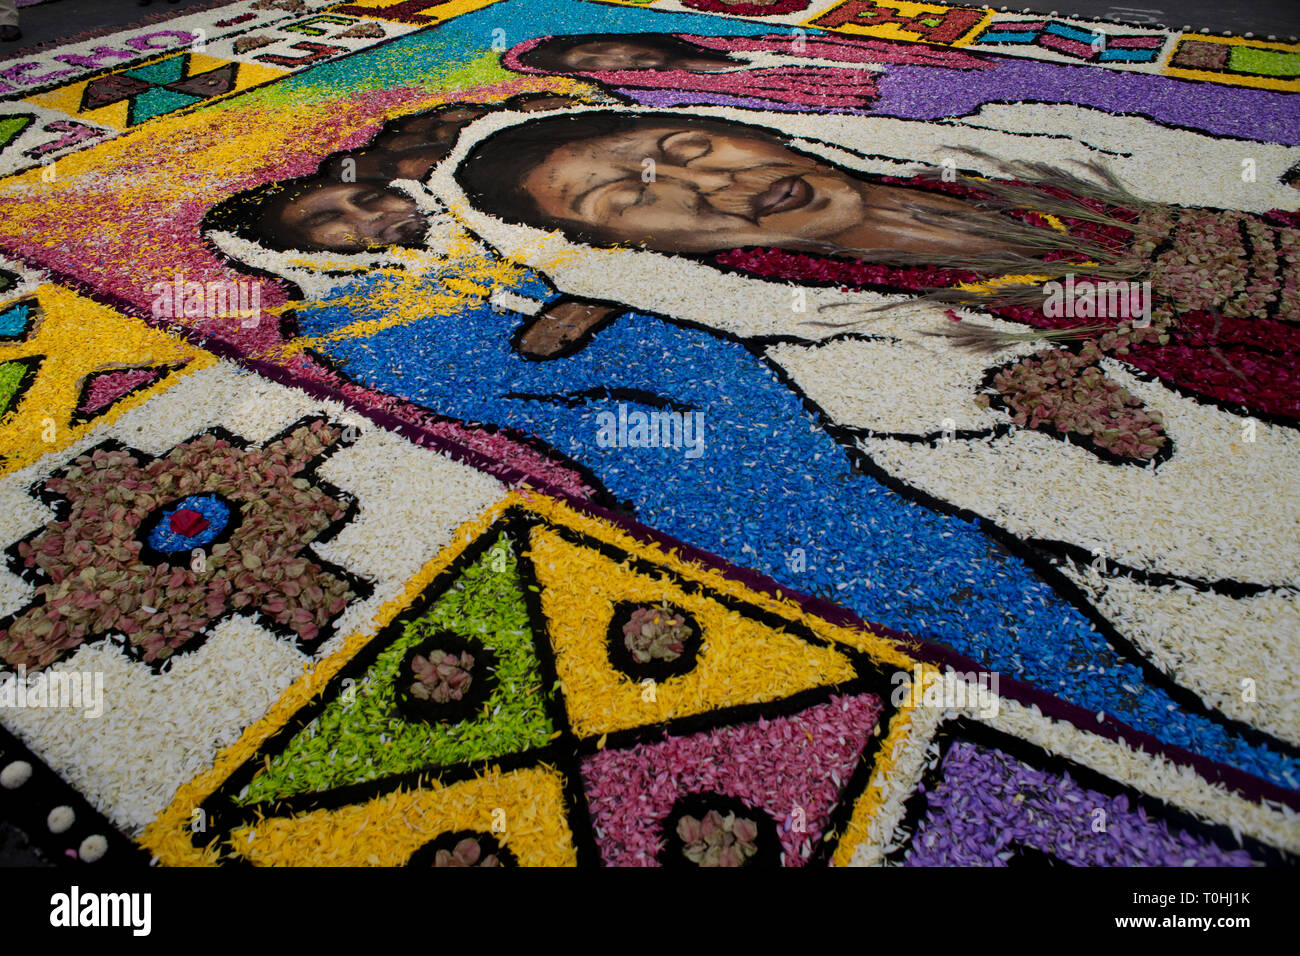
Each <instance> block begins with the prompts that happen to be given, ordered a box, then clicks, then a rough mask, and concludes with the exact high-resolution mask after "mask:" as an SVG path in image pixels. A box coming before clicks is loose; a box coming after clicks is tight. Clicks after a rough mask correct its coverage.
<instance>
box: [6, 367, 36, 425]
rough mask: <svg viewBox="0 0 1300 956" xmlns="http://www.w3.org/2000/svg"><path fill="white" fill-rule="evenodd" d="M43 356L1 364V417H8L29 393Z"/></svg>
mask: <svg viewBox="0 0 1300 956" xmlns="http://www.w3.org/2000/svg"><path fill="white" fill-rule="evenodd" d="M42 357H43V356H40V355H34V356H32V357H31V358H21V359H14V360H13V361H12V362H5V363H3V364H0V416H4V415H8V414H9V413H10V412H11V411H13V410H14V409H15V408H17V407H18V403H19V402H20V401H22V397H23V392H25V391H27V389H28V387H29V386H30V385H31V384H32V380H33V379H35V378H36V369H37V367H38V366H39V365H40V364H41V359H42Z"/></svg>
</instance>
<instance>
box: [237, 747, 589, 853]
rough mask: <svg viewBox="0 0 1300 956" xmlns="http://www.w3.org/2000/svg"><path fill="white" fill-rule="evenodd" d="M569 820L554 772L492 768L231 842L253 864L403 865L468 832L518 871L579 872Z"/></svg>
mask: <svg viewBox="0 0 1300 956" xmlns="http://www.w3.org/2000/svg"><path fill="white" fill-rule="evenodd" d="M568 816H569V815H568V812H567V810H566V808H565V801H564V780H563V778H562V777H561V775H560V774H559V773H558V772H557V771H555V770H553V769H551V768H549V767H544V766H543V767H534V768H527V769H523V770H515V771H512V772H510V773H502V772H501V771H499V770H496V769H492V770H489V771H487V772H486V773H484V774H483V775H482V776H480V777H477V778H475V779H473V780H463V781H461V782H460V783H453V784H451V785H450V786H446V787H434V788H427V787H426V788H423V789H419V790H411V791H397V792H394V793H386V794H383V795H382V796H378V797H375V798H373V799H372V800H370V801H368V802H366V803H358V804H351V805H349V806H345V807H337V808H333V809H324V810H312V811H309V812H307V813H300V814H297V815H296V816H292V817H270V818H268V819H265V820H259V821H258V822H257V823H256V824H253V825H251V826H242V827H238V828H236V829H234V830H232V831H231V834H230V837H229V841H230V846H231V848H232V849H234V850H235V851H236V852H237V853H238V854H239V855H240V856H242V857H244V858H245V859H247V860H249V861H250V862H252V863H253V864H255V865H257V866H276V865H280V866H367V865H369V866H402V865H403V864H405V863H406V862H407V860H409V859H410V858H411V854H413V853H414V852H415V851H416V850H418V849H419V848H420V847H421V846H423V845H424V844H426V843H428V842H430V841H432V840H434V839H436V838H437V837H438V836H440V835H441V834H443V833H454V832H456V831H459V830H471V831H479V832H482V833H485V834H491V835H493V836H494V837H495V839H496V840H497V841H498V842H499V843H500V844H501V846H503V847H505V848H506V849H508V850H509V851H510V852H511V853H513V854H514V856H515V859H517V860H518V861H519V865H520V866H576V865H577V862H578V861H577V853H576V851H575V850H574V846H573V834H572V832H571V831H570V829H569V824H568Z"/></svg>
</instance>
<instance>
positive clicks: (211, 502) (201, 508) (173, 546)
mask: <svg viewBox="0 0 1300 956" xmlns="http://www.w3.org/2000/svg"><path fill="white" fill-rule="evenodd" d="M185 509H189V510H190V511H197V512H198V513H199V514H201V515H203V517H204V518H206V519H207V522H208V526H207V527H206V528H204V529H203V530H202V531H200V532H199V533H198V534H194V535H184V534H180V533H178V532H176V531H173V530H172V527H171V518H172V515H174V514H175V513H176V512H178V511H183V510H185ZM229 522H230V507H229V505H227V504H226V503H225V502H224V501H222V500H221V499H220V498H219V497H217V496H216V495H190V496H189V497H188V498H182V499H181V500H180V501H178V502H176V504H174V505H172V506H171V507H170V508H168V509H167V510H166V511H164V512H163V513H162V517H161V518H159V519H158V521H157V523H156V524H155V525H154V528H153V530H152V531H150V532H149V538H148V541H149V547H151V548H153V549H154V550H155V551H158V552H160V553H161V554H178V553H180V552H182V551H193V550H194V549H195V548H202V547H205V546H206V545H208V544H211V543H212V542H213V541H215V540H216V539H217V536H218V535H220V534H221V532H222V531H224V530H225V528H226V525H227V524H228V523H229Z"/></svg>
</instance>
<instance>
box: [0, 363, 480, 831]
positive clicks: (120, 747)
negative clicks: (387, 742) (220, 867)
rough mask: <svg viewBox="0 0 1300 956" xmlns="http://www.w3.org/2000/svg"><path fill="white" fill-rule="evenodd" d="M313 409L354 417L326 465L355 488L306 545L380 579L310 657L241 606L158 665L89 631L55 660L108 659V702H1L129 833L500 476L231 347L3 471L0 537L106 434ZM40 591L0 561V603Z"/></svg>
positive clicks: (156, 441)
mask: <svg viewBox="0 0 1300 956" xmlns="http://www.w3.org/2000/svg"><path fill="white" fill-rule="evenodd" d="M313 414H324V415H327V416H328V417H329V418H330V419H331V420H332V421H335V422H339V423H341V424H344V425H355V426H356V428H357V435H358V437H357V439H356V441H355V442H354V443H352V444H351V445H349V446H346V447H339V448H337V449H336V450H335V451H334V452H333V453H332V454H331V455H330V456H329V457H327V458H326V460H325V461H324V462H323V463H321V464H320V466H319V467H318V470H317V475H318V477H319V478H320V479H321V480H323V481H326V482H328V483H330V484H333V485H335V486H337V487H338V488H339V489H340V490H341V491H342V492H344V493H346V494H348V495H351V496H352V497H354V498H356V499H357V505H358V507H357V510H356V512H355V513H354V514H353V516H352V517H351V519H350V521H349V522H348V524H347V525H345V526H344V527H343V528H342V529H341V530H340V531H339V532H338V533H337V534H336V535H335V537H334V538H332V539H331V540H329V541H327V542H322V543H320V544H318V545H313V546H309V547H308V549H307V552H306V553H309V554H310V553H312V552H314V553H315V554H317V555H319V557H321V558H322V559H324V560H326V561H329V562H331V563H333V564H336V565H338V566H341V567H342V568H344V569H346V570H347V571H349V572H351V573H353V574H355V575H357V576H359V577H361V578H364V579H366V580H367V581H369V582H371V583H372V585H373V588H374V591H373V593H372V594H371V595H370V596H369V597H368V598H366V599H364V600H357V601H354V602H353V603H352V605H351V606H349V607H348V608H347V609H346V610H345V611H344V612H343V614H342V615H341V616H340V618H339V620H338V621H337V625H336V631H335V634H334V636H333V637H332V638H331V639H330V640H328V641H325V642H323V643H322V644H321V645H320V646H319V647H317V648H315V655H316V657H313V656H312V655H310V654H308V653H305V652H304V651H302V650H300V649H299V648H298V646H297V645H296V644H295V643H294V642H293V641H292V640H290V639H289V638H287V637H283V636H280V635H277V634H275V633H274V632H272V631H271V630H270V629H268V628H267V627H264V626H263V625H262V624H261V623H260V622H259V621H258V620H255V619H252V618H248V617H243V616H239V615H236V616H234V617H230V618H226V619H225V620H223V621H221V622H220V623H219V624H217V625H215V626H213V627H212V628H210V630H209V633H208V636H207V638H206V640H205V641H204V642H203V643H202V644H201V645H199V646H198V647H196V648H194V649H192V650H188V651H185V652H183V653H181V654H178V655H177V656H176V657H175V658H174V660H173V662H172V664H171V666H170V667H169V668H168V669H167V670H166V671H165V672H164V673H160V674H155V673H154V672H153V671H152V670H151V669H150V668H149V667H148V666H147V665H145V664H142V663H139V662H136V661H133V660H131V659H130V658H129V657H127V655H126V654H125V653H124V652H123V651H122V650H121V649H120V648H118V647H116V646H115V645H114V644H113V643H112V642H111V641H107V640H101V641H99V642H98V643H96V644H94V645H89V646H83V647H81V648H79V649H78V650H77V651H76V653H74V654H73V655H72V656H70V657H69V658H67V659H66V660H64V661H62V662H60V663H58V664H57V665H55V666H54V667H52V668H50V669H49V670H50V671H51V672H55V673H62V672H68V673H72V672H78V673H84V672H92V673H102V674H103V686H104V712H103V714H102V716H99V717H96V718H91V717H87V716H85V712H84V710H82V709H57V708H48V709H35V708H27V709H19V708H8V709H6V710H5V712H4V714H3V715H2V716H3V721H4V724H5V726H6V727H8V728H9V729H11V730H12V731H13V732H14V733H15V734H17V735H18V736H19V737H21V738H22V740H23V741H24V742H25V743H26V744H27V745H28V746H29V747H31V748H32V750H33V751H35V753H36V754H37V755H38V756H39V757H40V758H41V759H42V760H44V761H46V763H48V764H49V765H50V766H51V767H52V768H53V769H54V770H56V771H57V772H58V773H59V774H61V775H62V776H63V777H64V778H65V779H66V780H67V781H68V782H69V783H71V784H72V785H73V786H75V787H76V788H77V789H78V790H79V791H81V792H82V793H83V794H84V795H85V796H86V798H87V799H88V800H90V801H91V803H93V804H94V805H95V806H96V807H98V808H99V809H100V810H101V811H102V812H103V813H104V814H105V815H106V816H107V817H108V818H109V819H110V820H112V821H113V822H114V823H115V824H117V825H118V826H120V827H122V828H123V830H125V831H127V832H137V831H138V830H139V829H141V828H143V827H144V826H145V825H147V824H148V823H149V822H150V821H151V820H152V819H153V818H154V816H155V815H156V814H157V813H158V812H159V811H161V810H162V809H163V808H164V807H165V806H166V805H167V803H168V801H169V800H170V799H171V798H172V796H173V794H174V793H175V792H176V788H177V787H178V786H180V785H181V784H182V783H184V782H185V781H187V780H189V779H191V778H192V777H193V776H194V775H195V774H197V773H198V772H200V771H202V770H203V769H205V768H206V767H208V766H210V765H211V763H212V760H213V759H214V757H215V756H216V754H217V753H218V751H219V750H220V749H221V748H222V747H224V746H226V745H228V744H230V743H233V742H234V741H235V740H236V739H238V737H239V735H240V733H242V732H243V730H244V728H245V727H247V726H248V725H249V724H250V723H252V722H254V721H256V720H258V719H259V718H261V717H262V716H263V715H264V714H265V713H266V711H267V710H268V708H269V707H270V706H271V705H272V704H273V703H274V702H275V700H276V699H277V698H278V697H279V695H280V694H281V693H282V692H283V691H284V689H285V688H286V687H288V686H289V684H290V683H292V682H293V681H294V680H295V679H296V678H297V677H298V676H299V675H300V674H301V673H302V671H303V669H304V668H305V667H307V666H309V665H310V664H311V663H312V661H313V660H314V659H317V658H318V657H320V656H324V655H328V654H329V653H330V652H331V651H332V650H333V649H334V648H336V647H337V646H338V645H339V644H340V643H341V642H342V641H344V640H346V639H347V636H348V635H349V634H352V633H356V632H359V631H360V632H366V631H369V630H372V629H373V626H374V624H373V621H374V618H375V616H376V615H377V614H378V612H379V610H380V608H381V607H382V605H384V604H385V603H387V602H389V601H392V600H393V599H395V598H396V597H398V596H399V595H400V594H401V592H402V590H403V588H404V587H405V585H406V582H407V581H408V580H409V578H410V577H411V575H413V574H414V573H415V572H416V571H417V570H418V569H419V568H420V567H421V566H422V565H424V564H425V563H427V562H428V561H429V560H430V559H431V558H433V557H434V556H435V555H436V554H437V553H438V552H439V551H440V550H441V549H442V548H443V547H445V546H446V545H447V544H449V543H450V542H451V540H452V538H453V536H454V534H455V532H456V529H457V528H459V527H460V526H461V525H462V524H464V523H465V522H466V521H469V520H471V519H473V518H475V517H477V516H478V515H480V514H482V513H483V512H484V511H485V510H486V509H487V508H489V507H490V506H491V505H492V504H494V503H495V502H496V501H497V500H498V499H500V497H501V496H502V494H504V488H503V486H502V485H501V484H500V483H499V482H498V481H496V480H495V479H492V478H490V477H488V476H485V475H483V474H481V473H480V472H477V471H475V470H473V469H471V468H469V467H468V466H465V465H460V464H457V463H456V462H454V461H452V460H451V459H449V458H447V457H446V456H444V455H440V454H438V453H436V452H434V451H430V450H428V449H424V448H420V447H418V446H416V445H413V444H410V443H408V442H406V441H404V440H403V439H401V438H400V437H398V436H396V435H393V434H391V433H388V432H385V431H384V430H382V429H381V428H379V427H378V426H376V425H374V424H373V423H372V422H370V421H368V420H366V419H364V418H361V417H360V416H358V415H356V414H355V413H353V412H350V411H348V410H347V409H345V408H344V407H343V406H341V405H338V404H336V403H333V402H322V401H318V400H316V399H313V398H311V397H309V396H308V395H306V394H305V393H304V392H301V391H298V390H296V389H291V388H287V387H285V386H282V385H277V384H275V383H273V382H270V381H267V380H266V379H262V378H260V377H256V376H252V375H249V374H248V373H246V372H242V371H241V370H240V369H239V368H238V367H236V366H234V365H232V364H229V363H225V362H221V363H218V364H216V365H214V366H212V367H211V368H208V369H204V370H201V371H199V372H196V373H195V374H193V375H191V376H189V377H187V378H186V379H185V380H184V381H182V382H179V383H177V384H176V385H175V386H173V387H172V388H171V389H170V390H168V391H167V392H164V393H163V394H161V395H159V396H158V397H157V398H155V399H154V400H152V401H150V402H148V403H146V404H144V405H142V406H140V407H138V408H136V409H133V410H131V411H130V412H128V413H126V414H124V415H122V416H121V417H120V418H119V419H118V420H117V421H116V422H114V423H113V424H112V425H110V426H108V427H105V428H102V429H99V430H97V431H95V432H93V433H92V434H91V435H89V436H87V437H86V438H84V439H82V440H81V441H79V442H78V443H76V444H75V445H73V446H71V447H69V448H67V449H65V450H63V451H60V452H58V453H55V454H53V455H49V456H46V457H45V458H43V459H41V460H40V461H38V462H37V463H35V464H34V465H32V466H30V467H28V468H25V469H23V470H22V471H19V472H16V473H14V474H13V475H10V476H9V477H8V478H6V479H5V480H4V481H3V482H0V509H2V510H0V549H2V548H7V547H8V546H9V545H10V544H12V543H13V542H14V541H16V540H18V539H20V538H22V537H24V536H25V535H27V534H30V533H31V532H32V531H33V530H35V529H36V528H38V527H39V526H40V525H41V524H42V523H43V522H45V521H47V520H48V519H49V515H50V511H49V509H48V508H46V507H45V506H44V505H43V504H41V503H40V502H39V501H36V500H35V499H33V498H32V497H31V495H30V494H29V489H30V488H31V486H32V484H33V482H35V481H37V480H38V479H39V478H41V477H42V476H44V475H47V474H49V473H50V472H52V471H54V470H56V469H58V468H59V467H61V466H62V465H64V464H65V463H66V462H67V461H69V460H70V459H72V458H74V457H76V456H77V455H79V454H81V453H82V452H83V451H85V450H86V449H87V448H90V447H93V446H94V445H98V444H99V443H101V442H103V441H105V440H108V439H110V438H114V439H117V440H118V441H121V442H123V443H124V444H126V445H129V446H131V447H133V448H136V449H139V450H140V451H143V452H146V453H149V454H155V455H157V454H163V453H165V452H166V451H167V450H168V449H169V448H171V447H172V446H173V445H175V444H177V443H179V442H182V441H185V440H186V439H188V438H190V437H191V436H193V435H195V434H197V433H198V432H201V431H203V430H204V429H207V428H211V427H213V426H216V425H220V426H221V427H223V428H225V429H226V430H228V431H230V432H231V433H233V434H234V435H236V436H238V437H240V438H242V439H245V440H247V441H249V442H253V443H262V442H265V441H266V440H268V439H270V438H272V437H274V436H276V435H278V434H279V433H281V432H283V431H284V430H285V429H287V428H288V427H289V426H291V425H292V424H293V423H294V422H296V421H298V420H299V419H301V418H303V417H305V416H308V415H313ZM31 594H32V587H31V586H30V585H28V584H26V583H24V582H23V581H21V580H20V579H18V578H17V577H16V576H15V575H13V574H12V573H10V572H9V571H8V570H0V615H4V614H8V613H11V612H14V611H17V610H19V609H20V608H21V607H22V606H24V605H25V604H26V602H27V601H28V600H30V598H31Z"/></svg>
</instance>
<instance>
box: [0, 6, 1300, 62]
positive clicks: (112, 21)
mask: <svg viewBox="0 0 1300 956" xmlns="http://www.w3.org/2000/svg"><path fill="white" fill-rule="evenodd" d="M204 2H206V0H178V2H177V3H174V4H169V3H166V2H165V0H153V3H151V4H150V5H149V6H147V7H141V6H138V5H137V3H136V0H49V2H48V3H43V4H40V5H39V6H35V7H24V8H23V9H21V10H20V11H19V17H20V24H19V25H20V26H21V28H22V31H23V39H22V40H21V41H19V42H18V43H5V44H0V57H5V56H11V55H12V54H13V53H15V52H17V51H18V50H20V49H23V48H25V47H30V46H36V45H37V44H41V43H48V42H50V41H51V40H59V39H62V38H63V37H68V36H73V35H75V34H78V33H84V32H86V31H88V30H99V29H102V28H103V27H108V26H126V25H128V24H130V23H133V22H134V21H136V20H138V19H140V18H141V17H146V16H149V15H151V14H157V13H165V12H168V11H180V10H184V9H185V8H186V7H196V6H200V5H202V4H203V3H204ZM1053 5H1054V6H1053ZM993 7H994V8H995V9H1000V8H1001V5H1000V4H993ZM1007 9H1008V10H1022V9H1023V8H1022V7H1016V6H1008V7H1007ZM1053 9H1054V10H1055V11H1056V12H1057V13H1059V14H1060V15H1062V16H1069V15H1075V16H1081V17H1099V18H1102V19H1107V20H1120V21H1124V22H1127V23H1138V24H1161V25H1164V26H1167V27H1171V28H1173V29H1175V30H1177V29H1181V28H1182V27H1184V26H1187V27H1191V28H1192V29H1193V30H1201V29H1207V30H1209V31H1211V32H1212V33H1221V32H1223V31H1228V32H1230V33H1247V32H1253V33H1254V34H1255V35H1256V36H1259V37H1261V38H1266V37H1268V36H1269V35H1270V34H1272V35H1274V36H1275V37H1276V38H1277V39H1279V40H1289V39H1292V38H1293V37H1295V36H1296V35H1300V2H1297V0H1226V2H1225V0H1178V2H1177V3H1175V2H1173V0H1128V2H1127V4H1113V3H1108V2H1106V0H1049V2H1048V3H1038V4H1037V5H1036V6H1035V7H1033V11H1034V12H1035V13H1044V14H1047V13H1051V12H1053Z"/></svg>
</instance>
